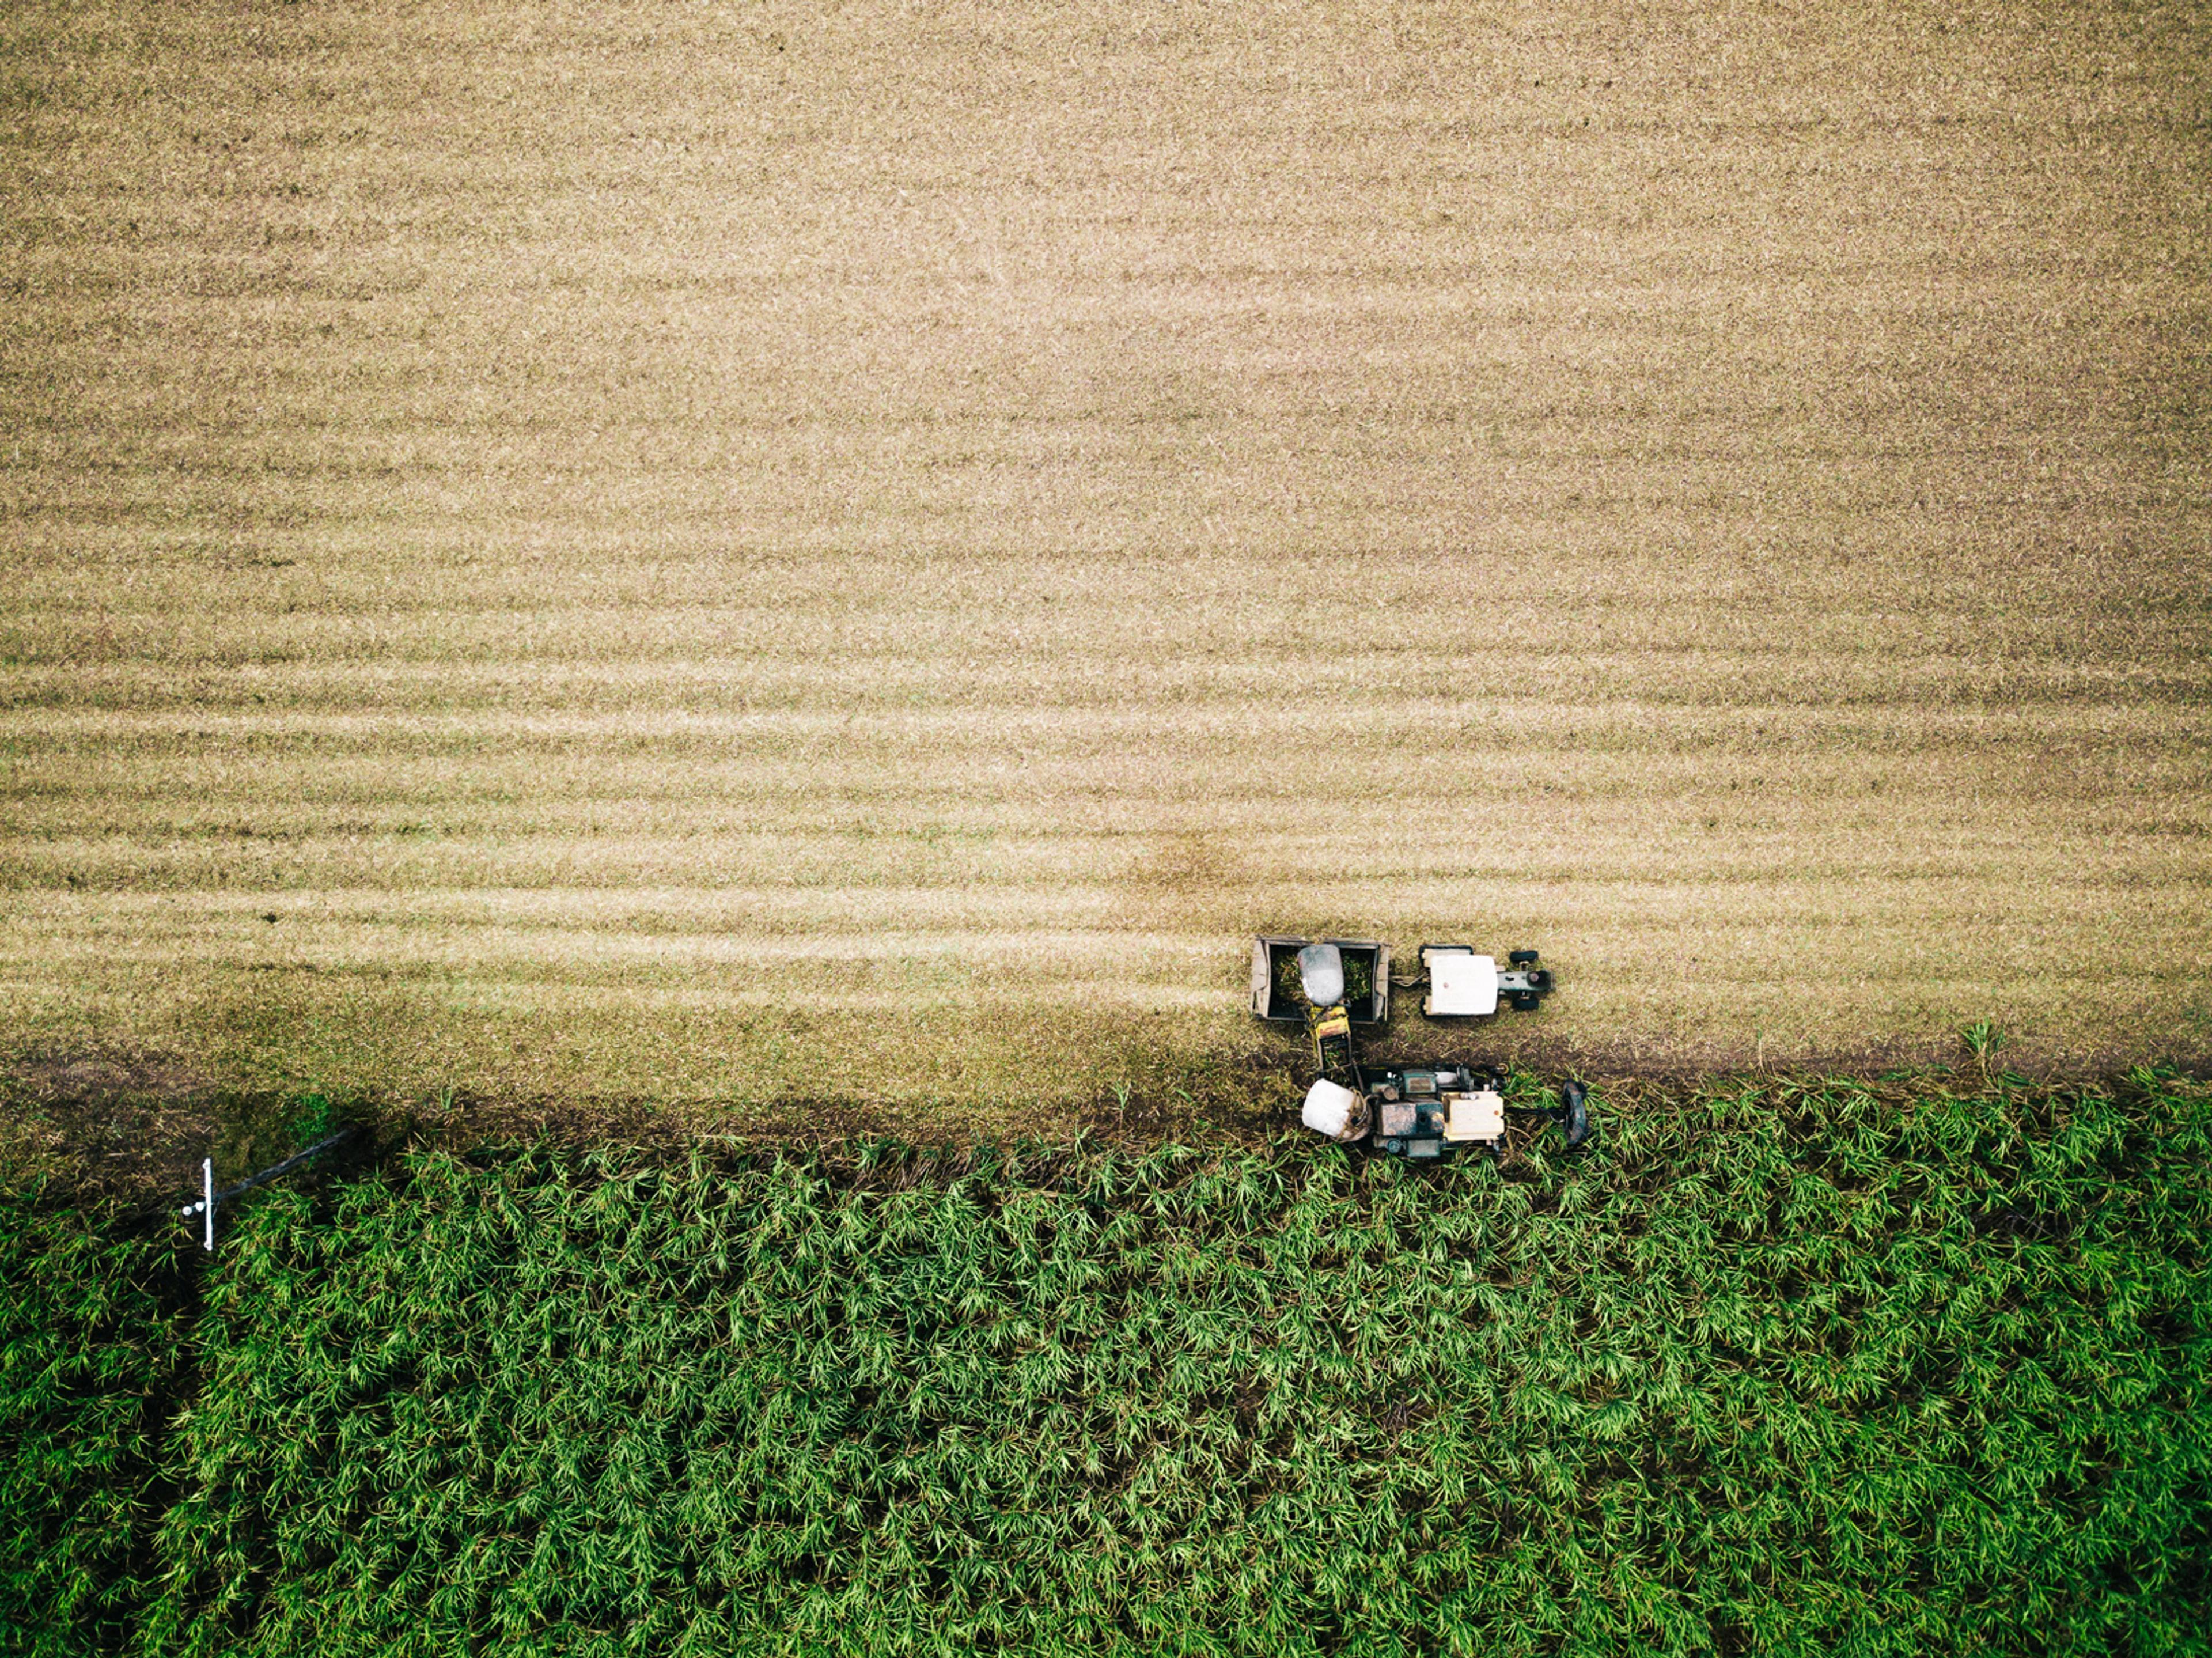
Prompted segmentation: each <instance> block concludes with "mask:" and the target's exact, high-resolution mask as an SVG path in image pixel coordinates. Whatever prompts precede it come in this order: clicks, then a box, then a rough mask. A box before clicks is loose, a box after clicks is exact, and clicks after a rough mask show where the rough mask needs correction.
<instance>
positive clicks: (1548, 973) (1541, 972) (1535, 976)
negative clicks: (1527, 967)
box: [1528, 967, 1552, 994]
mask: <svg viewBox="0 0 2212 1658" xmlns="http://www.w3.org/2000/svg"><path fill="white" fill-rule="evenodd" d="M1528 982H1529V983H1530V984H1531V985H1534V987H1535V988H1536V990H1537V993H1539V994H1541V993H1543V992H1545V991H1547V990H1549V989H1550V988H1551V987H1552V969H1549V968H1548V967H1540V968H1538V969H1536V970H1535V971H1534V973H1532V974H1530V975H1528Z"/></svg>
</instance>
